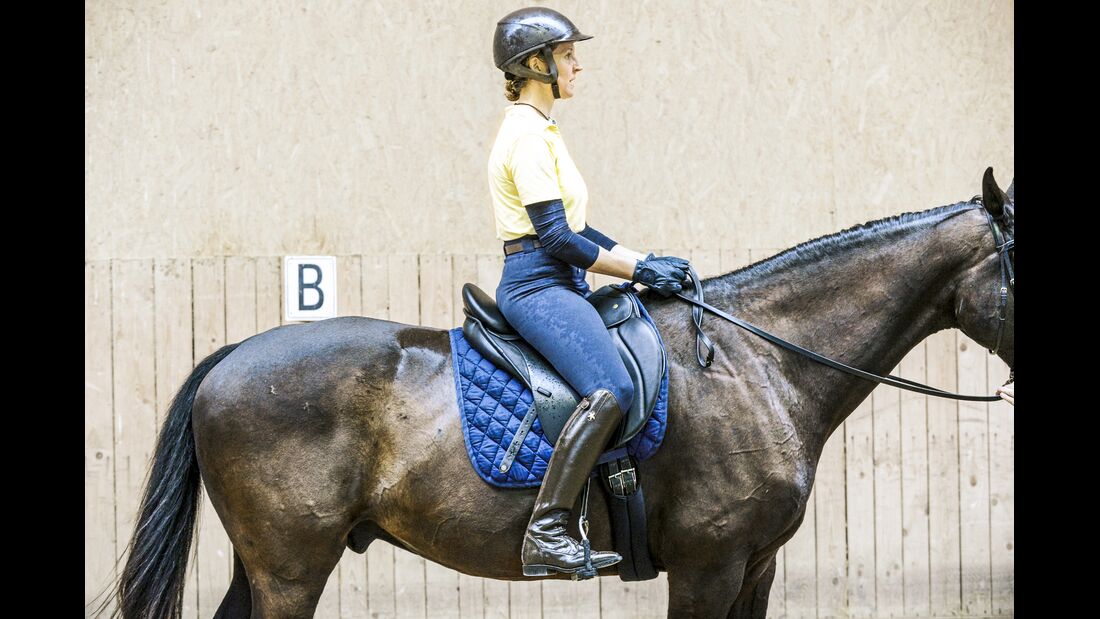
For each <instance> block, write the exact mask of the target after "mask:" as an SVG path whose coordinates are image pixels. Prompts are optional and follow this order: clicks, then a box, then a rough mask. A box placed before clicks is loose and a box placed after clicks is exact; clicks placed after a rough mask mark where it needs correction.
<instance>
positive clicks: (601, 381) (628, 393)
mask: <svg viewBox="0 0 1100 619" xmlns="http://www.w3.org/2000/svg"><path fill="white" fill-rule="evenodd" d="M530 247H531V246H530V245H528V244H526V243H525V251H522V252H518V253H514V254H511V255H509V256H505V257H504V273H503V275H502V276H501V278H500V284H499V285H498V286H497V290H496V298H497V306H498V307H499V308H500V312H501V313H502V314H504V317H505V318H506V319H507V320H508V322H509V323H510V324H511V325H512V328H513V329H515V330H516V332H517V333H519V334H520V335H521V336H523V339H525V340H527V342H528V343H530V344H531V346H533V347H534V348H535V350H537V351H539V353H541V354H542V356H543V357H546V360H547V361H549V362H550V364H551V365H553V366H554V369H556V370H557V371H558V372H559V373H560V374H561V375H562V378H564V379H565V380H566V382H568V383H569V384H570V385H571V386H572V387H573V388H574V389H576V390H577V393H579V394H580V395H581V397H584V396H587V395H590V394H591V393H592V392H593V391H595V390H597V389H601V388H602V389H607V390H608V391H610V392H611V393H612V394H614V396H615V399H616V400H618V401H619V407H620V409H621V410H622V412H623V414H624V415H625V414H626V411H628V410H630V406H631V404H633V402H634V384H633V382H631V380H630V375H629V374H627V371H626V365H624V364H623V360H622V359H621V358H620V357H619V352H618V351H617V350H615V345H614V344H613V343H612V342H611V336H610V335H608V333H607V327H605V326H604V324H603V320H602V319H601V318H600V315H599V314H598V313H597V312H596V308H595V307H593V306H592V304H591V303H589V302H588V300H587V297H588V295H590V294H592V289H591V288H590V287H589V286H588V282H586V281H585V280H584V276H585V273H586V271H585V270H584V269H582V268H580V267H575V266H572V265H570V264H568V263H566V262H564V261H562V260H559V259H557V258H555V257H553V256H551V255H550V254H549V253H547V251H546V249H545V248H543V247H535V248H530ZM528 248H530V249H528Z"/></svg>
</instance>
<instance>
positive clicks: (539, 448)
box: [450, 308, 668, 488]
mask: <svg viewBox="0 0 1100 619" xmlns="http://www.w3.org/2000/svg"><path fill="white" fill-rule="evenodd" d="M642 315H643V316H644V317H645V319H646V320H648V321H649V322H650V324H652V323H653V321H652V319H651V318H650V317H649V314H648V313H647V312H646V311H645V309H644V308H643V309H642ZM450 336H451V361H452V362H453V365H454V377H455V390H456V392H457V394H458V410H459V412H460V416H461V418H462V434H463V437H464V438H465V441H466V451H467V452H468V453H469V454H470V463H471V464H473V466H474V470H475V471H477V473H478V475H480V476H481V478H482V479H484V480H485V481H486V482H488V483H490V484H492V485H494V486H499V487H501V488H532V487H536V486H538V485H540V484H541V483H542V477H543V475H544V474H545V473H546V465H547V463H549V462H550V456H551V455H553V453H554V447H553V446H552V445H550V443H549V442H548V441H547V440H546V436H545V435H544V433H543V431H542V424H540V423H539V420H538V418H536V419H535V423H534V424H533V425H532V426H531V431H530V432H528V434H527V437H526V438H525V439H524V440H523V446H522V447H521V448H520V451H519V454H517V456H516V459H515V461H514V462H512V466H511V468H509V469H508V472H507V473H501V472H500V463H501V461H502V460H503V459H504V454H505V452H506V451H507V450H508V445H510V444H511V443H512V437H514V436H515V435H516V431H517V430H519V426H520V422H522V421H523V417H524V416H525V415H527V411H528V410H530V408H531V406H532V402H533V398H532V396H531V390H530V389H528V388H527V387H526V386H525V385H524V384H523V383H521V382H520V381H519V380H517V379H516V378H515V377H513V376H512V375H511V374H509V373H508V372H507V371H505V370H503V369H501V368H498V367H497V366H495V365H493V363H492V362H491V361H489V360H488V359H486V358H485V357H483V356H482V355H481V353H479V352H478V351H477V350H475V349H474V348H473V347H472V346H470V344H469V342H467V341H466V336H465V335H463V333H462V327H455V328H454V329H451V330H450ZM667 419H668V369H667V367H666V369H665V375H664V376H662V377H661V389H660V393H659V395H658V398H657V403H656V404H654V406H653V413H652V414H651V415H650V416H649V419H648V420H647V421H646V424H645V427H643V428H642V431H641V432H639V433H638V434H636V435H635V436H634V438H632V439H630V441H628V442H627V444H626V447H627V452H628V453H629V454H630V455H632V456H634V457H635V459H637V460H645V459H647V458H649V457H650V456H652V455H653V454H654V453H656V452H657V448H658V447H660V446H661V441H662V440H663V439H664V437H665V428H666V427H667Z"/></svg>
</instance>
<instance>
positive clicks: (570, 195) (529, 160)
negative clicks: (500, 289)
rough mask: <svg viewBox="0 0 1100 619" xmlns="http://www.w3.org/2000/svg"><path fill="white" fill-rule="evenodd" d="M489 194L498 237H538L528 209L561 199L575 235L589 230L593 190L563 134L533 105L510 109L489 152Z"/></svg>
mask: <svg viewBox="0 0 1100 619" xmlns="http://www.w3.org/2000/svg"><path fill="white" fill-rule="evenodd" d="M489 194H490V196H491V197H492V200H493V215H494V217H495V219H496V230H497V238H498V239H500V240H502V241H509V240H512V239H517V238H519V237H521V236H524V235H527V234H535V227H534V226H533V225H532V224H531V218H530V217H529V216H528V215H527V210H526V209H525V208H524V205H527V204H533V203H535V202H544V201H546V200H561V201H562V204H563V205H564V206H565V220H566V222H568V224H569V228H570V229H571V230H572V231H573V232H580V231H581V230H584V225H585V209H586V208H587V207H588V187H587V186H586V185H585V184H584V179H583V178H581V173H580V171H579V170H577V166H576V164H574V163H573V158H572V157H570V156H569V151H568V150H567V149H566V148H565V142H564V141H563V140H562V137H561V131H560V130H559V129H558V125H557V123H556V122H555V121H554V120H553V119H550V120H546V119H545V118H544V117H543V116H542V114H540V113H539V111H538V110H536V109H534V108H532V107H531V106H528V105H509V106H508V107H507V108H506V109H505V110H504V120H503V121H502V122H501V124H500V130H499V131H498V132H497V138H496V142H495V143H494V144H493V150H492V152H490V153H489Z"/></svg>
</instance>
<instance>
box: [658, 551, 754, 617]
mask: <svg viewBox="0 0 1100 619" xmlns="http://www.w3.org/2000/svg"><path fill="white" fill-rule="evenodd" d="M744 577H745V561H744V560H743V559H741V560H730V561H725V562H720V563H711V564H709V565H693V566H691V567H678V568H677V567H674V566H669V568H668V616H669V617H670V618H671V617H677V618H679V617H726V616H727V615H728V614H729V611H730V608H731V607H732V606H733V602H734V600H736V599H737V595H738V593H739V592H740V591H741V583H742V582H743V580H744Z"/></svg>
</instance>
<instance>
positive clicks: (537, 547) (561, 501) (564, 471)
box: [521, 389, 623, 576]
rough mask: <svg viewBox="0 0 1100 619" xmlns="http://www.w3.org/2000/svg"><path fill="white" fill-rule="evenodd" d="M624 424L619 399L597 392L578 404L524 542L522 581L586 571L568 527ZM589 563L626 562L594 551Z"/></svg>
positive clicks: (560, 441) (556, 448)
mask: <svg viewBox="0 0 1100 619" xmlns="http://www.w3.org/2000/svg"><path fill="white" fill-rule="evenodd" d="M622 418H623V412H622V411H621V410H620V409H619V402H618V401H617V400H616V399H615V396H614V395H613V394H612V393H611V392H610V391H608V390H607V389H597V390H596V391H593V392H592V393H591V394H590V395H589V396H588V397H586V398H584V399H582V400H581V401H580V404H578V405H577V408H576V410H574V411H573V414H572V415H570V416H569V420H568V421H566V422H565V427H563V428H562V431H561V435H560V436H559V437H558V442H557V444H556V445H555V446H554V455H553V456H551V457H550V463H549V465H547V469H546V475H545V476H544V477H543V480H542V487H540V488H539V495H538V498H536V499H535V509H534V511H533V512H532V514H531V521H530V522H528V523H527V533H526V534H525V535H524V536H523V551H522V553H521V554H522V560H523V575H524V576H547V575H549V574H550V572H551V571H556V572H566V573H575V572H577V571H578V570H579V569H581V568H582V567H584V547H583V546H582V545H581V544H580V542H578V541H577V540H575V539H573V538H572V537H570V536H569V535H567V534H566V532H565V527H566V525H567V524H568V523H569V514H570V510H571V509H572V508H573V502H574V501H575V500H576V499H577V496H578V495H579V494H580V491H581V489H582V488H583V487H584V483H585V482H586V481H587V480H588V475H589V474H590V473H591V472H592V469H593V468H594V467H595V466H596V460H598V459H599V458H600V454H601V453H603V451H604V447H606V446H607V442H608V441H609V440H610V439H611V434H612V433H613V432H614V431H615V428H617V427H618V425H619V422H620V421H621V420H622ZM591 557H592V565H593V567H595V568H596V569H599V568H601V567H607V566H609V565H614V564H616V563H618V562H619V561H622V559H623V558H622V557H621V556H620V555H619V553H617V552H610V551H608V552H597V551H592V553H591Z"/></svg>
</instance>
